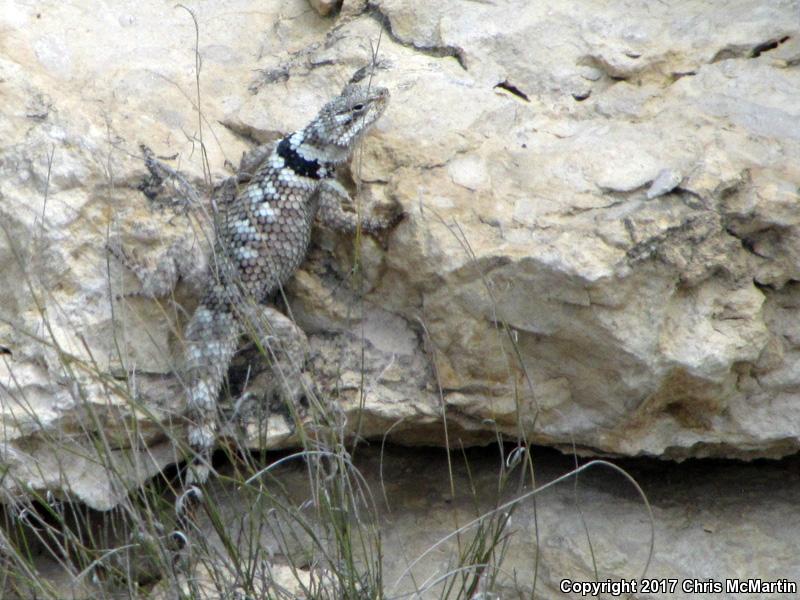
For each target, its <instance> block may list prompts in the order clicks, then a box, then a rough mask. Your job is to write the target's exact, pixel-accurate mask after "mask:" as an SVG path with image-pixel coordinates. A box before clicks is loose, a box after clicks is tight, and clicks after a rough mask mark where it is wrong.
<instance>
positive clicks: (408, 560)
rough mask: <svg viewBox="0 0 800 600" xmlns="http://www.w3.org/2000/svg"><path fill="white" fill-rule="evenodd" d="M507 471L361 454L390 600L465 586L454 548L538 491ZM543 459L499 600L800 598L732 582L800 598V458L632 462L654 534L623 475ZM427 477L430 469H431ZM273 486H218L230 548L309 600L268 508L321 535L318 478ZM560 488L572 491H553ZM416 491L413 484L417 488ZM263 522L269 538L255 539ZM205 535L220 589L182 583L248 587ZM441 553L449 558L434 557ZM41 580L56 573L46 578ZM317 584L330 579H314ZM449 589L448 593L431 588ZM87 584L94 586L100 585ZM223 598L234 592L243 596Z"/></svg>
mask: <svg viewBox="0 0 800 600" xmlns="http://www.w3.org/2000/svg"><path fill="white" fill-rule="evenodd" d="M503 458H506V459H507V458H509V456H508V455H506V456H505V457H500V456H498V454H497V452H496V449H495V448H493V449H492V451H487V450H484V449H481V450H480V451H471V452H470V451H468V452H466V453H465V454H461V453H460V452H454V453H453V454H452V455H451V459H452V465H453V466H452V473H453V478H452V480H451V478H450V472H451V470H450V467H448V461H447V458H446V456H445V453H444V452H443V451H438V452H437V451H435V450H431V449H424V450H410V449H407V448H396V447H395V448H387V449H386V450H385V451H384V452H379V451H378V449H377V448H367V449H363V450H362V451H360V452H359V454H358V459H357V460H356V467H357V468H358V470H359V472H360V473H361V475H363V477H364V482H365V483H366V484H367V485H368V486H369V489H370V492H371V496H372V498H374V500H375V502H376V505H377V511H376V513H377V514H378V515H379V517H378V518H377V524H378V529H379V531H380V535H381V540H382V543H381V546H382V549H383V552H382V565H383V572H382V575H383V582H384V591H385V594H386V597H388V598H404V597H411V598H416V599H418V600H428V599H431V600H433V599H436V598H441V597H442V595H443V594H442V590H443V588H442V582H450V581H452V578H447V577H446V574H447V573H452V572H453V571H454V569H456V568H457V567H458V566H459V562H458V559H457V558H458V556H459V544H458V541H457V540H456V539H455V537H451V538H449V539H445V538H446V537H447V536H450V535H451V534H452V533H453V532H454V531H456V530H457V529H458V528H463V529H462V533H461V538H460V543H461V548H462V549H464V548H466V547H468V544H469V541H470V540H471V539H472V537H473V536H474V535H475V532H476V527H474V526H473V527H467V525H468V524H469V523H471V522H473V521H474V520H475V519H477V518H479V517H481V516H483V515H486V514H487V513H489V511H491V510H493V509H494V508H496V507H497V506H499V505H500V504H501V503H503V502H506V501H510V500H512V499H514V498H517V497H521V496H523V495H524V494H526V493H528V492H530V491H531V486H530V485H529V484H527V485H525V486H524V487H522V488H518V487H517V485H518V482H519V466H518V467H517V469H516V470H515V471H513V472H511V475H510V477H508V478H507V479H506V484H505V486H504V487H503V491H502V492H500V493H499V492H498V486H499V483H498V482H499V481H500V480H501V476H500V472H501V469H500V468H499V465H500V464H501V462H502V460H503ZM533 459H534V463H535V472H536V482H537V486H539V487H541V488H543V491H541V492H540V493H538V494H536V496H535V505H534V499H533V497H530V496H529V497H528V498H527V499H526V500H524V501H522V502H520V503H519V504H518V505H517V506H516V508H515V509H514V511H513V514H512V516H511V522H510V524H509V527H508V528H507V529H506V533H507V535H508V537H507V543H508V546H507V549H506V553H505V558H504V560H503V561H502V563H501V564H500V565H499V567H500V569H499V571H498V577H497V581H496V582H495V584H494V585H493V586H491V588H490V589H488V590H485V591H487V592H493V593H494V594H496V595H494V596H492V595H488V596H486V597H488V598H503V599H506V598H520V597H521V598H530V597H531V589H532V588H534V573H535V574H536V575H535V576H536V582H535V597H536V598H541V599H542V600H551V599H552V600H558V599H563V598H575V599H577V598H582V597H586V598H594V597H595V596H593V595H586V596H581V595H580V594H578V593H571V594H563V593H561V591H560V585H561V581H562V580H564V579H569V580H571V581H574V582H592V581H601V582H602V581H607V580H610V581H612V582H620V581H622V580H627V581H630V580H633V579H638V578H639V577H641V576H642V575H643V574H644V575H645V577H646V578H647V579H652V580H656V581H660V580H664V584H665V585H667V586H671V585H672V584H671V581H675V587H674V590H673V591H672V592H669V589H670V588H669V587H667V588H666V589H667V591H666V592H663V591H659V592H658V593H652V594H648V593H637V594H635V595H634V596H633V597H634V598H642V599H647V600H651V599H652V600H654V599H657V598H670V599H679V600H684V599H685V600H693V599H696V598H704V597H705V598H719V599H722V600H741V599H742V598H747V599H750V598H753V599H755V598H765V599H766V598H771V599H780V600H789V599H791V598H796V597H797V594H792V593H775V594H766V593H765V594H742V593H738V594H737V593H730V592H727V591H725V588H724V586H726V582H727V580H745V581H746V580H748V579H761V580H763V581H780V580H782V579H785V580H787V581H788V582H793V583H795V584H797V585H798V589H800V567H798V563H797V551H796V549H797V532H798V530H800V515H798V512H797V510H796V507H797V503H798V502H800V471H798V467H800V462H799V461H798V457H791V458H787V459H784V460H783V461H758V462H755V463H751V464H743V463H740V462H737V461H716V460H709V461H689V462H685V463H683V464H681V465H675V464H669V463H664V462H663V461H655V460H637V461H623V463H622V465H623V466H624V467H626V468H627V470H628V472H629V473H630V474H631V475H632V476H634V477H635V478H636V481H637V482H638V484H639V485H640V486H641V488H642V490H643V491H644V493H645V495H646V496H647V498H648V501H649V503H650V507H651V510H652V514H653V521H652V525H653V527H651V520H650V517H649V514H648V510H647V507H646V505H645V504H644V502H643V501H642V499H641V496H640V495H639V494H638V493H637V491H636V489H635V488H634V487H633V486H632V485H631V484H630V482H629V481H628V480H626V479H625V477H624V476H622V475H621V474H620V473H618V472H615V471H613V470H612V469H609V468H606V467H597V468H594V469H590V470H586V471H583V472H581V473H580V476H579V478H578V481H577V486H576V480H575V479H574V478H573V477H569V476H568V474H569V472H570V471H572V469H573V466H574V464H573V459H572V457H569V456H562V455H559V454H558V453H556V452H554V451H546V450H544V449H541V448H537V449H534V453H533ZM423 464H424V468H420V465H423ZM467 465H469V467H468V468H467ZM272 474H273V475H275V477H276V479H275V480H274V481H273V482H272V483H270V481H269V480H268V478H265V481H264V483H265V486H266V487H265V491H266V494H265V495H264V498H262V500H261V501H260V502H253V496H252V495H248V494H243V493H242V488H241V486H240V485H231V484H229V483H227V484H226V483H222V480H221V479H219V480H215V481H214V483H213V484H212V486H211V490H210V494H211V497H213V498H214V501H215V504H216V506H217V510H218V511H219V514H220V517H219V518H220V521H221V523H222V524H223V526H224V527H225V530H226V531H227V534H228V535H229V536H231V538H230V539H233V540H236V541H237V543H238V544H239V550H240V551H241V552H242V553H243V554H244V555H248V552H252V550H248V548H253V547H256V545H255V544H254V542H255V541H258V544H257V547H258V548H260V549H261V551H262V552H263V554H264V555H265V556H269V557H270V558H271V560H272V564H271V565H269V567H268V568H269V575H268V579H269V580H270V581H272V582H274V583H276V584H278V585H281V586H284V587H286V588H288V589H291V590H293V594H294V595H292V596H291V597H292V598H303V597H305V596H304V594H303V593H302V590H300V589H298V588H300V584H303V585H305V586H306V589H308V588H307V585H308V580H309V575H310V573H309V567H308V565H312V566H313V565H315V564H317V563H315V561H314V558H318V557H319V555H320V554H321V553H319V551H316V554H315V553H314V552H315V551H313V550H310V549H311V548H313V547H314V545H313V544H312V543H310V541H309V536H308V532H303V531H302V530H300V527H299V526H298V524H297V522H296V521H294V520H290V519H287V518H286V516H285V511H274V510H270V504H269V501H268V500H267V499H266V498H268V497H269V495H270V494H279V497H280V498H284V496H283V495H282V492H281V491H279V490H286V491H287V492H288V494H289V499H288V500H287V502H286V504H287V505H289V506H295V507H301V506H305V507H306V508H305V510H302V511H300V512H301V514H302V515H303V516H305V517H306V518H307V519H308V521H307V522H308V523H314V524H316V523H317V522H316V521H315V517H314V515H315V514H316V513H315V509H314V508H313V503H312V502H310V500H309V499H310V498H311V497H312V496H313V494H312V493H311V491H310V488H309V481H308V478H309V475H308V470H307V466H306V465H303V464H301V463H300V462H294V463H288V464H287V465H284V466H283V467H280V468H279V469H276V470H275V471H274V472H273V473H272ZM506 475H507V476H508V473H507V474H506ZM557 478H563V479H562V480H561V482H560V483H557V484H555V485H552V486H548V484H549V483H550V482H553V481H555V480H556V479H557ZM411 480H413V485H410V484H409V481H411ZM451 481H452V488H451ZM452 490H455V493H454V494H453V493H452ZM487 521H488V519H487V520H485V521H484V523H487ZM254 522H258V523H262V524H263V525H262V526H261V527H260V528H256V527H253V523H254ZM371 524H372V521H371V519H370V518H366V517H365V519H364V521H363V522H362V523H361V527H362V528H363V531H365V532H372V533H371V535H373V536H374V535H375V532H374V530H371V529H370V526H371ZM198 525H199V526H200V528H201V531H202V536H197V537H198V539H202V540H203V543H204V544H207V547H205V548H204V551H205V552H207V553H209V554H210V555H211V556H219V557H220V559H219V560H218V561H216V563H214V569H215V572H216V577H215V578H211V577H209V575H208V573H207V568H208V564H207V563H201V564H198V565H197V567H196V568H195V569H194V570H191V571H189V572H188V573H186V574H185V575H183V576H182V579H181V580H180V581H178V582H177V583H178V584H181V583H182V581H183V579H191V580H192V581H193V582H195V584H196V585H199V586H200V588H201V589H203V588H205V590H206V595H200V594H198V597H203V598H206V597H207V598H217V597H219V594H215V593H214V591H215V590H216V589H217V587H216V586H219V585H220V583H219V582H220V580H222V581H226V582H227V581H232V580H234V579H235V578H234V577H233V576H232V575H229V574H228V573H227V570H229V569H230V567H231V566H230V562H229V561H226V560H225V559H224V558H222V557H226V556H229V553H230V550H229V549H226V548H225V547H224V545H223V544H222V542H221V541H220V538H219V535H218V533H219V531H218V529H216V528H215V526H214V525H212V523H211V522H210V520H208V519H205V518H204V519H202V520H201V521H200V522H199V523H198ZM290 532H294V533H295V534H296V535H297V537H296V538H295V537H293V536H292V535H290ZM652 533H655V541H654V546H653V554H652V560H651V561H650V564H649V565H648V568H647V570H646V571H645V564H646V563H647V560H648V554H649V549H650V540H651V534H652ZM315 535H317V536H319V532H318V531H315ZM366 535H370V533H367V534H366ZM436 544H439V545H438V546H435V547H434V545H436ZM537 549H538V552H537ZM359 556H361V554H360V552H359ZM287 563H288V565H293V568H291V569H290V568H289V567H288V566H287ZM359 564H363V563H360V562H359ZM493 564H494V565H495V566H497V563H493ZM535 567H536V568H535ZM407 568H409V571H408V572H406V569H407ZM312 569H313V567H312ZM595 569H596V571H595ZM40 570H41V571H45V572H46V570H45V569H43V568H41V567H40ZM55 570H56V569H54V571H55ZM315 575H316V576H319V573H318V572H316V571H315ZM437 580H438V581H440V584H439V585H431V586H430V587H429V588H428V587H426V586H428V585H430V584H432V582H435V581H437ZM456 580H457V578H456ZM84 581H85V582H86V583H87V584H88V581H89V580H88V578H86V579H85V580H84ZM259 581H260V579H259ZM709 582H711V583H717V584H720V585H722V586H723V592H722V593H702V589H703V588H702V587H700V586H702V585H706V586H707V585H709ZM73 585H74V584H73ZM173 585H174V584H173ZM415 586H416V587H415ZM684 586H687V587H684ZM222 587H223V589H228V590H230V589H231V587H232V586H231V587H228V588H226V587H225V585H223V586H222ZM60 589H64V590H65V591H66V590H69V592H70V593H74V596H71V597H74V598H75V600H81V599H83V598H86V599H87V600H88V599H89V598H96V597H98V594H97V592H96V590H93V589H92V588H91V587H89V586H87V587H86V588H84V589H73V588H72V587H66V586H62V587H61V588H60ZM709 589H711V588H706V592H708V590H709ZM421 590H424V591H422V593H420V594H419V595H416V596H415V595H412V594H413V592H415V591H421ZM149 597H150V598H153V600H156V599H158V600H162V599H164V600H166V599H169V598H174V597H176V594H175V592H174V591H173V590H172V588H171V587H170V582H169V581H167V580H164V581H162V582H161V583H159V585H158V586H157V587H156V589H155V590H154V591H153V593H152V594H151V596H149ZM265 597H266V596H265ZM269 597H277V596H276V595H272V596H269ZM280 597H286V596H280ZM458 597H464V596H458ZM597 597H599V598H602V599H603V600H606V599H611V598H626V597H628V596H627V595H626V594H622V595H616V596H614V595H612V594H611V593H605V594H601V595H600V596H597Z"/></svg>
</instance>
